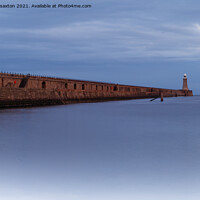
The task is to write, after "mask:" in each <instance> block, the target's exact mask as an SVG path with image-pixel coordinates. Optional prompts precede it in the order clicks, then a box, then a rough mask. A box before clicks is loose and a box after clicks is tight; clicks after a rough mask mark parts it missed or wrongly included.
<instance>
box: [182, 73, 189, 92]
mask: <svg viewBox="0 0 200 200" xmlns="http://www.w3.org/2000/svg"><path fill="white" fill-rule="evenodd" d="M182 90H188V84H187V75H186V74H184V77H183V88H182Z"/></svg>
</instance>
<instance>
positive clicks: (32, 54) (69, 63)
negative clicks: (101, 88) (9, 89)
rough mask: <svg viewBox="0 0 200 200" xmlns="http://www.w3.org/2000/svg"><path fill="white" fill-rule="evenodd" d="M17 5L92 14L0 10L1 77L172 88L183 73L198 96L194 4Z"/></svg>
mask: <svg viewBox="0 0 200 200" xmlns="http://www.w3.org/2000/svg"><path fill="white" fill-rule="evenodd" d="M20 2H23V3H26V2H28V3H30V4H31V3H35V4H37V3H39V4H40V3H49V4H53V3H63V4H71V3H73V4H91V5H92V8H87V9H86V8H85V9H80V8H71V9H37V8H35V9H34V8H32V9H1V10H0V11H1V12H0V22H1V27H0V43H1V45H0V59H1V65H0V71H6V72H18V73H31V74H41V75H49V76H57V77H64V78H74V79H83V80H93V81H106V82H114V83H121V84H130V85H141V86H150V87H161V88H171V89H180V88H181V87H182V78H183V74H184V73H187V75H188V85H189V88H190V89H192V90H193V91H194V94H200V90H199V85H200V79H199V77H198V74H199V73H200V67H199V64H200V62H199V61H200V56H199V55H200V20H199V19H200V2H199V1H197V0H190V1H188V0H181V1H180V0H168V1H166V0H148V1H147V0H140V1H138V0H123V1H121V0H68V1H66V0H60V1H58V0H55V1H50V0H40V1H39V0H34V1H33V0H22V1H20ZM1 3H2V4H3V3H8V1H6V0H1ZM9 3H10V4H12V3H16V1H13V0H10V1H9Z"/></svg>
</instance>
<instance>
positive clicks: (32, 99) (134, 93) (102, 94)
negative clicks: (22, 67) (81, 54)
mask: <svg viewBox="0 0 200 200" xmlns="http://www.w3.org/2000/svg"><path fill="white" fill-rule="evenodd" d="M161 93H163V95H164V97H177V96H192V95H193V94H192V91H190V90H189V91H185V90H171V89H162V88H152V87H139V86H130V85H119V84H113V83H104V82H92V81H81V80H72V79H61V78H52V77H41V76H30V75H16V74H5V73H0V107H1V108H4V107H21V106H35V105H51V104H67V103H75V102H95V101H108V100H122V99H138V98H156V97H160V95H161Z"/></svg>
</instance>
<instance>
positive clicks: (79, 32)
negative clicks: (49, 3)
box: [0, 19, 200, 60]
mask: <svg viewBox="0 0 200 200" xmlns="http://www.w3.org/2000/svg"><path fill="white" fill-rule="evenodd" d="M199 31H200V25H199V24H189V25H188V24H187V25H182V26H180V25H176V24H167V25H166V24H164V25H163V24H156V25H154V26H146V24H140V25H139V24H137V23H134V22H132V21H131V20H127V19H125V20H123V19H122V20H120V21H118V22H114V21H112V20H110V21H101V20H98V21H97V20H93V21H92V20H90V21H85V22H82V23H79V22H75V23H69V24H67V25H65V26H58V27H57V26H55V27H51V28H40V29H37V28H21V29H20V28H7V29H3V28H1V29H0V35H1V39H2V38H3V41H6V42H3V43H2V45H1V47H0V51H2V50H5V49H7V50H12V51H15V50H19V51H22V52H23V51H24V53H25V55H26V54H29V53H30V54H31V53H33V55H34V56H36V57H37V56H39V57H40V58H42V57H44V58H45V59H46V58H47V57H49V59H50V60H51V59H54V60H74V59H76V60H77V59H122V60H123V59H132V58H141V59H143V58H144V59H145V58H158V59H165V58H168V59H181V60H184V59H193V60H199V53H200V48H199V45H200V39H199ZM10 40H12V42H7V41H10ZM30 56H31V55H30Z"/></svg>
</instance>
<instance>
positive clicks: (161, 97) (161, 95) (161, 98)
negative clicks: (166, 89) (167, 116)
mask: <svg viewBox="0 0 200 200" xmlns="http://www.w3.org/2000/svg"><path fill="white" fill-rule="evenodd" d="M163 98H164V96H163V93H161V94H160V100H161V101H162V102H163Z"/></svg>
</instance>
